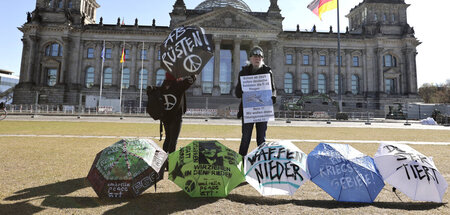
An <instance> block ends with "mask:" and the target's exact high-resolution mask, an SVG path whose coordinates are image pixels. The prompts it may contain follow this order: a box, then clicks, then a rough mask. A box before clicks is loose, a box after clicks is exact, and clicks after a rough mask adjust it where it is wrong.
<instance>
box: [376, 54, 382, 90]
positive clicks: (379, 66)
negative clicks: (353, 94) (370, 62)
mask: <svg viewBox="0 0 450 215" xmlns="http://www.w3.org/2000/svg"><path fill="white" fill-rule="evenodd" d="M375 51H376V55H377V63H376V68H377V71H376V75H377V80H378V87H377V92H378V93H384V74H383V51H384V49H383V48H377V49H376V50H375Z"/></svg>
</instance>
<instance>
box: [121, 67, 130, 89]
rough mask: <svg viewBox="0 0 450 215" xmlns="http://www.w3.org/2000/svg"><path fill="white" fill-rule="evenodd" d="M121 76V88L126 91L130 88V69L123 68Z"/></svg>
mask: <svg viewBox="0 0 450 215" xmlns="http://www.w3.org/2000/svg"><path fill="white" fill-rule="evenodd" d="M122 76H123V77H122V88H124V89H128V88H129V87H130V69H128V68H124V69H123V74H122Z"/></svg>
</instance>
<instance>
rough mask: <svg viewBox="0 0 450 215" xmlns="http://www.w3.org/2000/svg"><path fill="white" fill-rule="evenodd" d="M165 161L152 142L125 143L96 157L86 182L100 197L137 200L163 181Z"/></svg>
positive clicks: (140, 140) (117, 144)
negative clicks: (134, 198) (136, 198)
mask: <svg viewBox="0 0 450 215" xmlns="http://www.w3.org/2000/svg"><path fill="white" fill-rule="evenodd" d="M166 159H167V153H166V152H164V151H163V150H162V149H161V148H160V147H159V146H158V145H156V144H155V143H154V142H153V141H151V140H147V139H123V140H120V141H119V142H117V143H114V144H113V145H111V146H109V147H107V148H105V149H103V150H102V151H101V152H99V153H98V154H97V156H96V157H95V160H94V163H93V164H92V167H91V170H90V171H89V174H88V176H87V179H88V180H89V182H90V183H91V185H92V187H93V188H94V190H95V192H96V193H97V195H98V196H99V197H109V198H127V197H136V196H137V195H139V194H141V193H142V192H143V191H144V190H146V189H147V188H149V187H150V186H152V185H154V184H156V182H157V181H159V180H161V179H162V177H163V173H164V172H163V171H164V170H163V168H162V165H163V164H164V162H165V161H166Z"/></svg>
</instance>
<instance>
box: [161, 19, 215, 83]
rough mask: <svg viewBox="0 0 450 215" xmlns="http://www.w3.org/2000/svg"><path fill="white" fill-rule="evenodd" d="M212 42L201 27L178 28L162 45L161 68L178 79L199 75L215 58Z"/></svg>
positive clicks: (210, 37)
mask: <svg viewBox="0 0 450 215" xmlns="http://www.w3.org/2000/svg"><path fill="white" fill-rule="evenodd" d="M211 40H212V36H211V35H210V34H208V35H207V34H205V30H203V28H201V27H197V26H187V27H180V28H176V29H175V30H173V31H172V32H170V34H169V36H168V37H167V38H166V40H165V41H164V42H163V43H162V44H161V49H160V50H161V67H162V68H163V69H164V70H166V71H167V72H170V73H171V74H172V75H173V76H174V77H177V78H179V77H185V76H190V75H195V74H199V73H200V72H201V71H202V69H203V67H204V66H205V65H206V63H208V61H209V59H211V57H212V56H213V50H214V48H213V46H212V44H211Z"/></svg>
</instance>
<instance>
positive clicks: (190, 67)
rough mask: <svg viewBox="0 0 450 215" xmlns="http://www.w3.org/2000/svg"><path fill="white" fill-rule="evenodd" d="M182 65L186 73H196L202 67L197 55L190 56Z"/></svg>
mask: <svg viewBox="0 0 450 215" xmlns="http://www.w3.org/2000/svg"><path fill="white" fill-rule="evenodd" d="M183 65H184V68H185V69H186V71H188V72H190V73H193V72H197V70H198V69H200V67H201V66H202V59H201V58H200V57H199V56H198V55H193V54H192V55H189V56H187V57H186V58H185V59H184V62H183Z"/></svg>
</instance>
